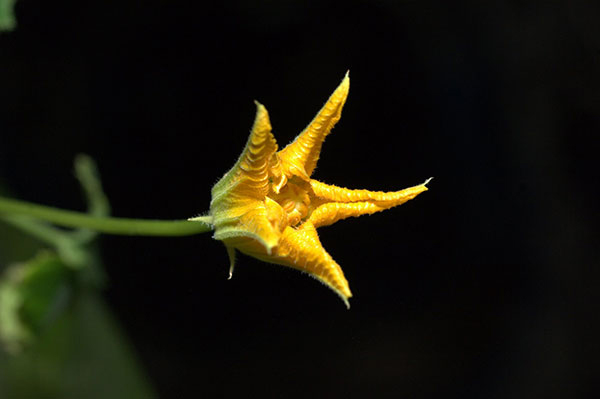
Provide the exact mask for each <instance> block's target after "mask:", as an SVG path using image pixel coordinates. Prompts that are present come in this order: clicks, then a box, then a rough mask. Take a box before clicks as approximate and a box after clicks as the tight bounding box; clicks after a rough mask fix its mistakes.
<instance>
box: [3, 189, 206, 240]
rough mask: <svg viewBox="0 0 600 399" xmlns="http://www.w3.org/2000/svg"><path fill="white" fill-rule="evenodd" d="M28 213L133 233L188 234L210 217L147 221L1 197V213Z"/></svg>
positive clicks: (203, 229)
mask: <svg viewBox="0 0 600 399" xmlns="http://www.w3.org/2000/svg"><path fill="white" fill-rule="evenodd" d="M2 214H6V215H10V214H17V215H27V216H30V217H32V218H35V219H41V220H45V221H47V222H51V223H53V224H56V225H58V226H64V227H79V228H85V229H91V230H95V231H98V232H101V233H108V234H119V235H132V236H136V235H137V236H188V235H194V234H200V233H206V232H208V231H211V230H212V227H211V225H210V217H208V216H207V217H204V218H196V219H195V220H194V221H188V220H147V219H126V218H112V217H98V216H91V215H89V214H86V213H82V212H74V211H68V210H63V209H58V208H52V207H49V206H44V205H38V204H34V203H31V202H25V201H18V200H13V199H8V198H3V197H0V215H2Z"/></svg>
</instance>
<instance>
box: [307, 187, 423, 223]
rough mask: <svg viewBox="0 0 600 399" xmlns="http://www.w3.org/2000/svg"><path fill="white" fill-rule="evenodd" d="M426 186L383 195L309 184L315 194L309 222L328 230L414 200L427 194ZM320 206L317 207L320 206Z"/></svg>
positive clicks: (378, 192)
mask: <svg viewBox="0 0 600 399" xmlns="http://www.w3.org/2000/svg"><path fill="white" fill-rule="evenodd" d="M428 182H429V180H427V181H426V182H425V183H423V184H420V185H418V186H414V187H409V188H406V189H404V190H400V191H393V192H382V191H368V190H349V189H347V188H343V187H336V186H331V185H328V184H324V183H321V182H318V181H316V180H311V181H310V183H311V187H312V189H313V192H314V194H315V196H316V197H317V198H316V201H315V205H316V207H315V209H314V210H313V211H312V213H311V215H310V217H309V218H308V221H309V222H311V223H312V224H313V225H314V226H315V227H321V226H328V225H330V224H333V223H335V222H337V221H338V220H342V219H346V218H348V217H358V216H361V215H371V214H373V213H375V212H380V211H383V210H386V209H389V208H393V207H395V206H398V205H401V204H403V203H405V202H406V201H409V200H411V199H413V198H415V197H416V196H417V195H419V194H420V193H422V192H423V191H427V187H426V184H427V183H428ZM319 202H320V204H319Z"/></svg>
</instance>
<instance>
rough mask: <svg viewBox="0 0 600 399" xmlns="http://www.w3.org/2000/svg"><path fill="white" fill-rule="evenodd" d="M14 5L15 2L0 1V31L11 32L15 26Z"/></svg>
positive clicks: (8, 0)
mask: <svg viewBox="0 0 600 399" xmlns="http://www.w3.org/2000/svg"><path fill="white" fill-rule="evenodd" d="M15 3H16V0H0V31H11V30H13V29H14V28H15V27H16V26H17V20H16V19H15V15H14V6H15Z"/></svg>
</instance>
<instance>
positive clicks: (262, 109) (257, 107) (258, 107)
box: [254, 100, 266, 113]
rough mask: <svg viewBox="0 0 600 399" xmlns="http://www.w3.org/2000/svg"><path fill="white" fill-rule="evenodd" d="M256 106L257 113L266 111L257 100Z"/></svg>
mask: <svg viewBox="0 0 600 399" xmlns="http://www.w3.org/2000/svg"><path fill="white" fill-rule="evenodd" d="M254 105H255V106H256V113H258V112H259V111H266V108H265V106H264V105H262V104H261V103H259V102H258V101H256V100H254Z"/></svg>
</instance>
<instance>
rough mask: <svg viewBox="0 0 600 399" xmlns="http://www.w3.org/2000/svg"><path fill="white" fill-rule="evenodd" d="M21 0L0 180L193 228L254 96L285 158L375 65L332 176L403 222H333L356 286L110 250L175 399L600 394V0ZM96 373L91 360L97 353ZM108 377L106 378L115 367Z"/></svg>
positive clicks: (350, 105) (210, 260) (199, 254)
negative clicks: (376, 194) (387, 205)
mask: <svg viewBox="0 0 600 399" xmlns="http://www.w3.org/2000/svg"><path fill="white" fill-rule="evenodd" d="M189 3H191V4H188V3H187V2H186V3H180V2H169V1H157V0H153V1H144V2H136V1H123V0H120V1H98V2H93V3H91V2H90V3H87V2H78V3H72V2H62V1H57V2H48V1H29V0H21V1H20V2H18V3H17V9H16V10H17V18H18V22H19V26H18V28H17V29H16V30H15V31H14V32H12V33H5V34H2V35H0V118H1V119H0V179H2V180H3V181H4V183H5V184H6V185H8V186H9V187H10V189H11V190H12V192H13V193H14V195H15V196H17V197H19V198H22V199H26V200H30V201H35V202H40V203H43V204H48V205H53V206H58V207H64V208H71V209H79V210H83V209H84V203H83V201H82V199H81V196H80V189H79V187H78V185H77V183H76V181H75V179H74V178H73V174H72V161H73V158H74V157H75V155H76V154H77V153H80V152H85V153H88V154H90V155H91V156H92V157H93V158H94V159H95V160H96V161H97V162H98V164H99V168H100V171H101V174H102V179H103V183H104V188H105V191H106V193H107V195H108V196H109V199H110V201H111V204H112V207H113V214H114V215H115V216H123V217H140V218H164V219H176V218H177V219H178V218H186V217H189V216H192V215H195V214H198V213H201V212H205V211H206V210H207V209H208V205H209V201H210V187H211V186H212V184H214V183H215V182H216V181H217V180H218V179H219V178H220V177H221V176H222V174H223V173H225V172H226V171H227V170H228V169H229V168H230V167H231V166H232V165H233V163H234V162H235V160H236V159H237V156H238V155H239V153H240V152H241V150H242V148H243V145H244V143H245V141H246V139H247V134H248V132H249V129H250V126H251V123H252V120H253V116H254V115H253V114H254V105H253V103H252V100H254V99H256V100H259V101H261V102H262V103H263V104H265V105H266V107H267V109H268V110H269V112H270V115H271V121H272V124H273V127H274V133H275V136H276V138H277V139H278V141H279V144H280V147H283V146H284V145H285V144H287V143H288V142H289V141H291V140H292V139H293V138H294V137H295V136H296V134H297V133H299V132H300V131H301V130H302V128H303V127H304V126H305V125H306V124H307V123H308V122H309V121H310V120H311V118H312V117H313V116H314V114H315V113H316V112H317V111H318V109H319V108H320V107H321V105H322V104H323V103H324V101H325V100H326V99H327V97H328V96H329V94H330V93H331V92H332V91H333V90H334V88H335V87H336V86H337V84H338V83H339V82H340V80H341V79H342V77H343V75H344V73H345V72H346V70H348V69H350V71H351V80H352V83H351V90H350V96H349V99H348V102H347V104H346V106H345V108H344V112H343V117H342V119H341V121H340V123H339V124H338V125H337V127H336V128H335V130H334V134H333V135H331V136H330V137H329V138H328V140H327V142H326V144H325V146H324V148H323V152H322V158H321V160H320V162H319V167H318V170H317V171H316V173H315V175H314V177H315V178H316V179H318V180H321V181H324V182H327V183H332V184H336V185H341V186H346V187H351V188H368V189H372V190H396V189H401V188H404V187H408V186H412V185H415V184H418V183H421V182H422V181H423V180H424V179H426V178H427V177H429V176H434V177H435V179H434V180H433V181H432V182H431V184H430V185H429V187H430V191H428V192H427V193H424V194H422V195H421V196H419V197H418V198H417V199H416V200H414V201H411V202H409V203H407V204H405V205H403V206H401V207H399V208H396V209H393V210H390V211H386V212H384V213H381V214H376V215H373V216H370V217H363V218H360V219H353V220H346V221H342V222H339V223H337V224H335V225H333V226H331V227H327V228H323V229H320V236H321V240H322V242H323V245H324V246H325V248H326V249H327V250H328V252H329V253H331V255H332V256H333V257H334V258H335V259H336V260H337V261H338V263H339V264H340V265H342V267H343V269H344V272H345V274H346V277H347V278H348V280H349V282H350V286H351V289H352V291H353V293H354V297H353V298H352V299H351V305H352V308H351V309H350V310H349V311H348V310H346V309H345V307H344V305H343V303H342V302H341V301H340V300H339V299H338V298H337V297H336V296H335V295H334V294H333V293H332V292H331V291H329V290H328V289H326V288H325V287H324V286H322V285H320V284H318V283H317V282H316V281H315V280H313V279H311V278H309V277H308V276H306V275H302V274H300V273H298V272H296V271H293V270H291V269H286V268H283V267H279V266H272V265H267V264H264V263H261V262H259V261H256V260H254V259H251V258H248V257H245V256H242V257H240V258H239V260H238V267H237V269H236V273H235V275H234V278H233V280H231V281H227V279H226V277H227V269H228V260H227V255H226V252H225V249H224V247H223V246H222V245H221V243H219V242H216V241H213V240H212V239H211V238H210V236H209V235H208V234H206V235H201V236H192V237H185V238H131V237H113V236H103V237H102V238H101V242H100V244H101V249H102V257H103V262H104V264H105V269H106V272H107V275H108V278H109V280H110V281H109V283H108V285H107V287H106V290H105V298H107V300H108V302H109V304H110V306H111V309H112V310H113V311H114V313H115V315H116V317H117V319H118V320H119V322H120V324H121V325H122V327H123V328H124V330H125V332H126V334H127V336H128V338H129V340H130V341H131V343H132V345H133V347H134V348H135V351H136V352H137V354H138V355H139V358H140V360H141V363H142V365H143V367H144V370H145V371H146V372H147V374H148V376H149V378H150V381H151V382H152V384H153V385H154V387H155V389H156V390H157V392H158V393H159V394H160V396H161V397H167V398H168V397H234V396H239V395H244V396H256V395H259V394H260V395H262V396H264V397H287V398H290V397H310V396H313V397H326V396H327V397H357V398H359V397H369V396H370V395H375V397H412V398H428V397H442V396H443V397H445V398H459V397H460V398H464V397H486V398H531V397H557V398H558V397H582V398H583V397H591V396H592V395H593V393H594V392H595V390H596V386H595V385H596V384H598V379H597V378H598V370H599V369H600V364H599V362H598V356H599V355H600V347H599V343H598V338H597V337H598V328H597V327H598V325H597V323H596V316H597V314H598V310H599V309H598V305H599V302H598V300H597V295H596V293H597V290H598V270H597V269H598V266H599V262H598V257H597V251H598V250H597V249H596V248H593V244H595V243H596V242H597V237H598V235H597V233H598V229H597V226H598V210H597V207H596V200H597V197H595V192H596V190H597V184H598V173H597V169H598V167H597V162H596V160H595V156H596V155H597V154H598V151H599V150H600V148H599V145H598V138H597V136H598V131H599V129H600V24H599V23H598V21H599V17H600V3H599V2H597V1H592V0H588V1H580V0H563V1H546V2H518V1H500V2H493V3H494V4H493V5H492V4H489V3H488V2H480V1H462V2H446V1H441V0H439V1H406V2H396V1H371V2H366V1H346V2H343V3H336V2H332V1H320V2H289V1H257V2H254V1H253V2H249V1H233V2H228V3H226V4H224V5H215V4H212V3H210V4H207V3H203V2H189ZM82 367H85V364H82ZM97 377H98V378H101V376H97Z"/></svg>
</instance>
